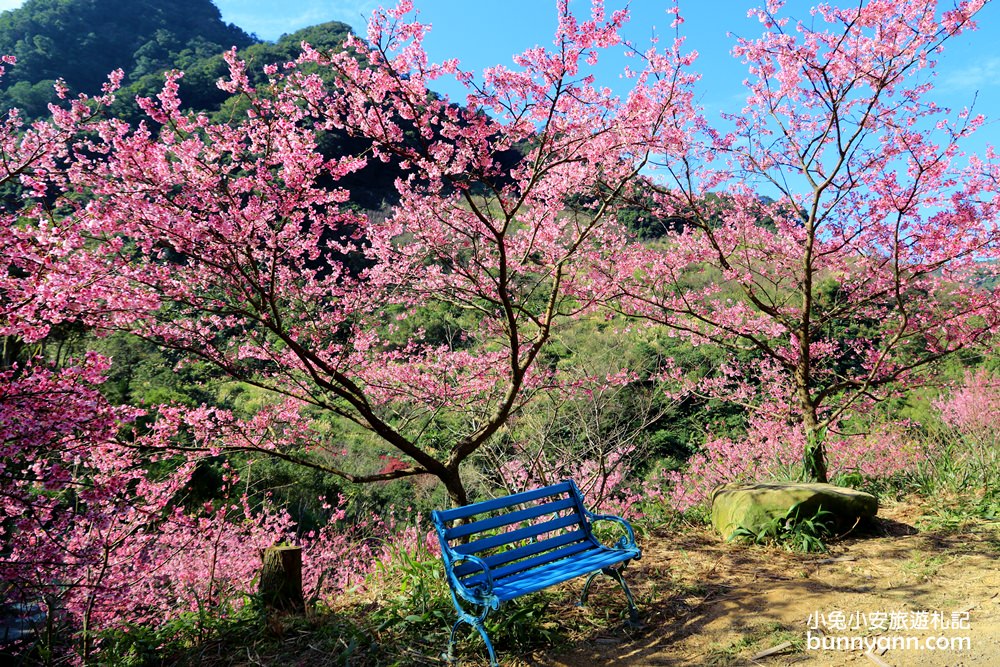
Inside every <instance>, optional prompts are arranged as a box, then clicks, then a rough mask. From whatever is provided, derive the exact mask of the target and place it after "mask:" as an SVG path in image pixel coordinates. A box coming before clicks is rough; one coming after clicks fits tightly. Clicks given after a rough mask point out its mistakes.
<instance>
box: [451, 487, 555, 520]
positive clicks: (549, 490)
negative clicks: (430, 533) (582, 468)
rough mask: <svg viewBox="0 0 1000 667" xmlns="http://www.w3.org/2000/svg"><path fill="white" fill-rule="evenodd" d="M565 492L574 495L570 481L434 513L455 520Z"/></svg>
mask: <svg viewBox="0 0 1000 667" xmlns="http://www.w3.org/2000/svg"><path fill="white" fill-rule="evenodd" d="M564 493H565V494H570V495H572V494H571V492H570V484H569V482H561V483H559V484H553V485H552V486H544V487H542V488H540V489H533V490H531V491H522V492H520V493H515V494H513V495H510V496H505V497H503V498H495V499H493V500H484V501H483V502H480V503H472V504H471V505H463V506H462V507H454V508H452V509H447V510H435V511H434V513H435V514H436V515H437V517H438V519H439V520H440V521H442V522H449V521H455V520H456V519H467V518H468V517H470V516H474V515H476V514H483V513H484V512H492V511H493V510H499V509H504V508H506V507H510V506H512V505H520V504H522V503H529V502H531V501H533V500H538V499H539V498H546V497H548V496H557V495H561V494H564Z"/></svg>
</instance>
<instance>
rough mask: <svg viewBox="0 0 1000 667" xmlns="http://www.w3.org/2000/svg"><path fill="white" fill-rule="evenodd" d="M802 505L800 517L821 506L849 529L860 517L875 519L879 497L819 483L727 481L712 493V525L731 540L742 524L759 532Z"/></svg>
mask: <svg viewBox="0 0 1000 667" xmlns="http://www.w3.org/2000/svg"><path fill="white" fill-rule="evenodd" d="M797 504H800V506H801V516H803V517H809V516H812V515H814V514H815V513H816V512H817V511H818V510H819V508H820V507H822V508H823V509H824V510H825V511H827V512H832V513H833V521H834V522H835V524H836V526H837V527H838V528H840V529H843V530H846V529H849V528H850V527H851V526H853V525H854V523H855V522H857V521H858V519H861V520H862V521H864V520H867V519H872V518H874V517H875V514H876V513H877V512H878V499H877V498H875V496H873V495H872V494H870V493H865V492H864V491H857V490H855V489H849V488H847V487H843V486H834V485H832V484H818V483H793V482H769V483H753V484H741V483H732V484H725V485H723V486H720V487H719V488H717V489H716V490H715V491H714V492H712V525H713V526H715V529H716V530H717V531H719V533H720V534H721V535H722V537H723V539H726V540H728V539H729V538H730V537H732V534H733V532H734V531H735V530H736V529H737V528H739V527H740V526H745V527H746V528H748V529H750V530H752V531H756V530H758V529H760V528H761V527H763V526H764V525H766V524H767V523H768V522H770V521H771V520H773V519H775V518H777V517H783V516H785V515H786V514H787V513H788V510H789V509H790V508H792V507H793V506H795V505H797Z"/></svg>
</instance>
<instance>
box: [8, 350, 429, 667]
mask: <svg viewBox="0 0 1000 667" xmlns="http://www.w3.org/2000/svg"><path fill="white" fill-rule="evenodd" d="M107 368H108V360H107V359H105V358H102V357H99V356H98V355H94V354H91V355H88V356H87V358H86V359H85V360H83V361H82V362H80V363H79V364H77V365H75V366H71V367H69V368H68V369H65V370H61V371H54V370H51V369H49V368H47V367H45V366H44V365H42V364H40V363H36V364H31V365H29V366H27V367H25V368H13V369H11V370H8V371H4V372H3V373H0V548H2V550H3V553H4V558H3V559H0V579H2V580H3V581H4V582H5V592H6V596H7V599H8V601H9V602H15V601H21V602H25V603H28V604H30V605H36V606H38V607H39V608H40V609H41V610H42V611H43V612H44V613H45V614H46V615H47V616H48V617H49V618H51V619H52V620H53V621H54V622H55V623H54V625H53V627H52V632H53V636H42V637H39V639H40V640H41V641H42V642H44V643H47V644H49V645H50V646H52V647H53V648H56V646H55V644H57V643H58V644H63V643H64V642H66V640H67V639H68V638H70V637H74V638H75V639H74V641H73V646H72V649H73V651H74V655H72V656H71V657H72V658H73V659H74V660H76V661H81V660H82V661H84V662H86V661H88V660H89V659H90V658H91V657H92V656H94V655H95V654H97V653H99V651H100V642H99V641H98V639H97V638H98V636H99V634H100V633H101V632H102V631H105V630H109V629H113V628H123V627H126V626H128V625H130V624H136V623H139V624H146V625H150V626H154V627H155V626H158V625H160V624H162V623H164V622H167V621H170V620H172V619H175V618H178V617H179V616H180V615H182V614H186V613H194V614H196V615H197V618H200V619H203V620H207V616H208V615H211V616H212V617H214V618H220V617H225V616H226V615H228V614H231V613H233V612H235V611H237V610H239V609H240V608H241V607H242V606H243V605H245V604H246V603H247V601H248V600H249V599H250V597H249V596H250V595H252V594H253V593H254V592H255V590H256V585H257V576H258V570H259V567H260V564H261V558H260V553H261V550H262V549H264V548H266V547H268V546H272V545H274V544H277V543H280V542H288V541H293V542H294V541H296V535H295V525H294V522H293V521H292V519H291V517H290V516H289V515H288V513H287V512H286V511H285V510H284V509H281V508H278V507H275V506H274V505H273V504H272V503H271V502H270V501H269V500H267V499H265V501H264V503H263V505H262V506H259V507H258V506H254V507H252V506H251V501H250V500H249V499H248V497H247V496H246V495H240V494H239V493H238V492H237V491H236V489H237V488H238V482H239V477H238V475H237V474H236V472H235V471H234V470H232V469H230V468H228V466H226V468H225V473H224V475H223V484H222V486H221V488H219V489H218V490H217V492H216V493H215V494H214V495H215V497H216V499H215V500H214V501H213V502H209V503H205V504H204V505H203V506H201V507H197V508H190V507H185V505H184V499H185V495H186V488H187V485H188V483H189V481H190V478H191V474H192V472H193V471H194V469H195V468H196V466H197V465H198V462H199V459H198V458H196V457H191V456H188V457H178V456H177V455H176V453H174V452H173V450H172V448H173V447H175V446H176V445H177V443H178V442H180V441H181V440H179V439H183V438H187V439H189V440H191V441H192V442H193V443H195V444H201V445H206V444H208V443H209V442H211V441H212V440H213V439H214V438H217V437H218V436H219V434H220V433H223V434H224V433H225V428H224V427H225V426H227V425H228V426H232V427H233V428H234V429H236V430H245V429H244V427H245V425H243V426H239V427H237V426H236V424H235V422H233V421H232V420H231V419H230V418H231V415H223V417H224V418H221V419H220V418H219V415H217V414H213V413H212V411H206V410H204V409H194V410H190V411H187V410H183V409H180V408H168V407H161V408H160V409H159V410H158V413H157V418H156V420H155V421H154V422H153V424H152V426H151V427H150V428H148V429H146V430H144V431H141V432H140V431H138V430H137V431H136V432H135V433H132V435H131V436H130V437H127V434H128V433H129V432H130V431H129V430H128V429H135V428H136V419H137V418H138V417H140V416H143V415H144V413H143V412H142V411H140V410H135V409H131V408H128V409H126V408H118V407H114V406H111V405H110V404H109V403H108V402H107V401H106V400H105V399H104V397H103V396H102V395H101V394H100V392H99V391H98V387H99V385H100V384H101V383H102V382H103V381H104V373H105V372H106V371H107ZM258 418H259V416H258V417H254V419H258ZM123 429H125V430H123ZM206 449H207V450H208V452H207V453H211V448H210V447H206ZM154 471H155V472H154ZM328 509H329V510H330V521H329V523H328V524H327V525H326V526H325V527H324V528H323V529H322V530H320V531H318V532H316V533H313V534H309V535H306V536H304V537H303V538H302V539H301V540H298V543H300V544H301V545H302V546H303V551H304V553H303V560H304V573H303V574H304V582H303V583H304V588H305V593H306V595H307V596H308V597H309V598H310V599H314V600H315V599H325V598H330V597H332V596H335V595H337V594H339V593H341V592H343V591H344V590H346V589H348V588H351V587H355V586H359V585H360V584H362V583H363V582H364V580H365V578H366V577H368V576H369V575H370V574H371V573H372V572H373V571H374V569H375V567H376V563H377V562H379V561H380V560H386V559H387V558H388V556H389V555H390V554H391V553H392V552H393V549H410V550H415V549H416V546H417V545H418V543H419V544H420V545H421V547H423V548H425V549H431V550H432V551H433V549H434V548H435V547H436V545H435V543H434V542H433V540H431V538H430V537H429V536H428V534H427V533H426V531H423V530H421V529H420V527H419V525H420V519H419V517H417V519H416V520H415V521H414V522H413V523H412V524H408V525H405V526H404V525H401V524H400V522H399V521H398V520H397V519H396V517H395V515H394V514H390V515H389V516H388V517H385V518H379V517H376V518H375V519H373V520H372V521H370V522H363V523H358V524H354V525H351V524H350V523H349V522H348V521H347V517H346V516H345V512H344V509H343V507H342V506H338V507H329V508H328Z"/></svg>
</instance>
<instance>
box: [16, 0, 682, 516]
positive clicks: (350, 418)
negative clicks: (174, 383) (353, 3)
mask: <svg viewBox="0 0 1000 667" xmlns="http://www.w3.org/2000/svg"><path fill="white" fill-rule="evenodd" d="M411 10H412V6H411V3H410V2H408V1H404V2H401V3H400V4H399V6H398V7H397V8H396V9H393V10H389V11H379V12H376V14H375V15H374V16H373V18H372V20H371V21H370V23H369V27H368V35H367V40H361V39H352V40H351V41H350V42H349V43H348V44H347V47H348V50H345V51H340V52H333V53H321V52H318V51H316V50H314V49H312V48H311V47H309V46H308V45H304V46H303V48H304V51H303V54H302V56H301V57H300V58H299V59H298V60H297V61H296V62H292V63H286V64H277V65H269V66H267V67H266V68H265V71H266V73H267V75H268V77H269V83H268V84H267V85H266V86H262V87H260V88H259V89H258V88H254V87H253V86H252V85H251V83H250V80H249V78H248V76H247V73H246V72H247V70H246V67H247V65H246V64H245V63H243V62H240V61H239V60H238V59H237V57H236V55H235V51H234V52H233V53H231V54H229V56H228V61H229V64H230V67H231V75H230V77H229V78H228V79H227V80H224V81H222V82H220V86H221V87H223V88H224V89H225V90H227V91H228V92H230V93H232V94H233V95H235V96H239V97H241V98H242V103H241V104H240V105H235V106H234V107H233V108H234V109H236V110H237V111H235V112H234V113H241V114H242V115H240V116H239V117H234V118H233V119H232V121H231V122H229V123H226V124H214V123H212V122H210V120H209V119H208V118H207V117H206V116H203V115H198V114H192V113H188V112H185V111H184V110H183V109H182V101H181V100H180V99H179V98H178V96H177V91H178V81H179V80H180V78H181V77H182V74H181V73H180V72H174V73H171V74H169V75H168V76H167V80H166V84H165V87H164V88H163V91H162V92H161V93H160V94H159V95H158V96H157V98H156V99H144V100H140V106H141V108H142V109H143V110H144V112H145V113H146V114H147V115H148V117H149V120H148V121H147V122H145V123H143V124H141V125H140V126H138V127H130V126H129V125H128V124H127V123H125V122H123V121H120V120H116V119H109V120H103V121H100V122H98V123H96V124H94V125H93V126H92V127H91V128H90V130H89V131H88V132H86V133H77V134H76V135H74V136H73V138H72V141H69V142H67V143H65V145H64V146H63V148H61V149H60V150H61V151H62V153H61V154H60V155H59V159H58V160H56V163H55V164H54V165H53V168H51V169H49V168H43V167H42V166H39V167H38V168H36V169H34V170H33V171H31V172H30V173H21V174H20V175H19V176H18V178H19V179H20V181H21V182H22V183H23V184H24V185H25V186H26V187H29V188H30V190H31V193H32V194H33V195H34V196H35V197H36V200H35V201H37V202H38V203H36V204H29V205H28V206H26V207H25V209H24V210H22V211H19V212H17V214H16V215H18V216H19V219H20V221H21V222H20V223H19V229H20V231H19V232H18V233H19V234H21V235H23V236H24V237H25V238H26V239H29V240H30V243H31V244H34V245H35V246H37V247H41V245H40V244H42V243H43V241H44V242H46V243H48V245H47V246H46V250H45V251H44V252H43V253H38V252H36V257H35V259H33V260H29V259H28V258H26V257H19V258H17V257H16V258H14V259H13V260H12V262H13V264H14V265H16V266H17V267H18V270H17V271H15V272H13V273H11V275H10V276H9V277H8V278H7V279H6V280H5V281H4V284H3V285H2V286H0V289H2V292H3V294H4V298H5V300H6V302H7V303H10V304H17V305H16V307H12V308H11V309H9V310H8V314H9V317H10V318H11V322H13V321H14V320H16V323H17V326H18V327H19V328H20V331H21V332H22V333H31V335H34V336H36V337H41V336H43V335H44V334H45V332H46V330H47V327H48V326H50V325H51V323H53V322H56V321H64V320H72V319H75V320H78V321H81V322H83V323H85V324H86V325H87V326H89V327H91V328H92V329H93V330H94V331H97V332H108V331H118V330H124V331H129V332H131V333H133V334H135V335H138V336H142V337H144V338H147V339H149V340H151V341H154V342H156V343H157V344H159V345H161V346H164V347H167V348H173V349H175V350H180V351H182V352H184V353H185V354H186V355H188V357H189V358H191V359H198V360H202V361H206V362H208V363H210V364H212V365H214V366H215V367H216V368H218V369H220V370H221V371H222V372H223V373H225V374H226V375H228V376H230V377H232V378H235V379H238V380H241V381H243V382H246V383H249V384H252V385H256V386H258V387H262V388H264V389H266V390H268V391H269V392H271V393H272V394H273V395H274V396H275V397H276V401H275V405H274V407H273V410H271V412H270V416H272V417H273V416H278V417H280V421H281V423H282V424H283V426H282V427H281V428H277V427H269V428H260V429H258V430H255V427H254V425H253V424H252V423H249V424H247V428H245V429H237V428H233V425H234V424H236V423H238V420H237V419H236V418H235V417H234V415H232V414H230V413H227V412H226V411H223V410H216V411H213V412H212V419H214V420H215V427H216V429H217V431H218V433H219V434H220V437H219V438H217V439H216V441H214V442H213V443H212V444H211V447H219V448H229V449H230V450H242V451H255V452H262V453H265V454H267V455H270V456H275V457H279V458H282V459H286V460H290V461H294V462H297V463H300V464H302V465H305V466H310V467H313V468H319V469H322V470H324V471H327V472H329V473H333V474H336V475H339V476H341V477H343V478H345V479H347V480H350V481H352V482H373V481H381V480H388V479H395V478H401V477H406V476H413V475H421V474H430V475H433V476H435V477H437V478H439V479H440V480H441V481H442V482H443V483H444V485H445V486H446V487H447V489H448V492H449V494H450V497H451V499H452V501H453V502H455V503H458V504H460V503H465V502H467V493H466V489H465V485H464V483H463V481H462V479H461V474H460V466H461V465H462V464H463V462H465V461H466V460H467V459H468V458H469V456H470V455H472V454H473V453H474V452H475V451H476V450H477V449H478V448H479V447H481V446H482V445H483V444H484V443H485V442H487V441H488V440H490V439H491V438H492V437H493V436H494V435H495V434H496V433H497V431H498V429H499V428H500V427H501V426H502V425H503V424H504V422H505V421H506V420H507V419H508V418H509V417H510V416H511V414H513V413H515V412H516V411H517V410H519V409H520V408H521V407H522V406H523V405H524V403H525V402H526V401H528V400H530V398H531V397H532V396H533V395H534V394H535V393H536V392H537V391H540V390H543V389H545V388H546V387H549V386H554V385H558V384H561V383H563V379H562V378H561V377H560V373H559V372H558V370H557V369H556V368H555V367H554V366H550V365H546V364H543V363H542V361H541V360H542V355H541V353H542V351H543V350H544V349H545V347H546V345H547V343H548V342H549V341H550V339H551V337H552V332H553V329H554V327H556V326H557V325H558V324H559V323H560V322H561V321H564V320H566V319H567V318H573V317H577V316H579V315H580V314H581V313H585V312H588V311H589V310H590V309H592V308H593V307H594V306H595V305H596V304H597V303H598V302H599V301H600V299H601V298H602V297H603V296H604V295H603V294H602V293H601V292H600V291H599V290H597V289H595V287H594V285H593V283H592V281H591V280H590V275H589V267H590V266H592V265H593V264H594V262H595V261H597V260H598V259H600V258H601V257H602V256H605V255H607V254H608V252H609V249H610V248H612V247H614V246H615V245H616V244H618V243H620V241H621V236H620V235H619V234H618V232H617V226H616V225H615V224H614V223H615V207H616V206H617V201H618V195H619V194H620V192H621V191H622V190H623V189H624V188H625V187H627V186H628V185H629V184H631V183H632V182H633V181H634V180H635V178H636V177H637V175H638V173H639V171H640V170H641V169H642V168H643V166H644V164H645V161H646V159H647V157H648V154H649V146H650V145H651V140H652V139H653V138H654V137H658V138H659V140H658V143H657V145H658V146H660V147H662V146H663V145H664V141H667V140H668V139H667V138H666V137H667V136H668V135H669V134H670V132H672V131H674V130H677V129H678V128H681V127H683V126H684V125H685V123H686V119H687V117H688V116H689V115H690V114H691V92H690V84H691V82H692V81H693V78H692V77H691V76H690V75H686V74H683V73H682V69H681V68H683V67H684V66H686V65H687V64H689V62H690V58H686V57H684V56H682V55H681V53H680V45H679V43H678V44H674V45H672V46H670V47H668V48H665V49H662V50H659V51H657V50H651V51H649V52H648V53H646V54H644V56H645V57H644V59H643V61H642V62H644V63H645V66H644V69H643V70H640V71H637V72H635V73H632V74H631V76H633V77H634V79H635V81H634V83H635V87H634V90H633V91H632V92H631V93H630V94H629V95H627V96H625V97H617V96H613V95H611V94H610V93H609V91H607V90H606V89H603V88H601V87H599V86H598V85H597V84H596V82H595V81H594V78H593V76H592V75H591V73H590V70H591V68H593V66H594V65H595V64H596V63H597V61H598V59H599V58H600V57H602V53H603V52H605V51H607V50H609V49H618V50H627V49H630V48H631V47H627V46H626V45H624V44H623V43H622V38H621V36H620V30H621V27H622V25H623V24H624V22H625V21H626V20H627V12H625V11H617V12H614V13H611V14H606V13H605V11H604V8H603V5H602V3H600V2H597V3H594V6H593V8H592V14H591V16H590V18H589V19H587V20H578V19H577V18H576V17H575V16H574V15H573V14H572V13H571V12H570V9H569V6H568V3H567V2H565V1H563V2H560V3H558V14H559V23H558V29H557V32H556V35H555V42H554V47H553V48H551V49H544V48H540V47H537V48H533V49H530V50H528V51H526V52H525V53H523V54H521V55H519V56H517V57H515V59H514V66H513V67H510V68H508V67H503V66H498V67H494V68H491V69H489V70H487V71H485V72H484V73H483V76H482V78H481V80H477V79H476V78H474V77H473V76H472V75H471V74H469V73H466V72H463V71H461V70H460V69H459V66H458V63H457V62H456V61H446V62H444V63H440V64H436V63H431V62H429V60H428V58H427V56H426V54H425V52H424V50H423V47H422V39H423V36H424V34H425V33H426V30H427V28H426V26H424V25H421V24H420V23H418V22H416V21H415V20H413V19H412V18H410V17H409V16H408V13H409V12H410V11H411ZM442 76H455V77H457V78H458V80H459V81H461V82H462V83H464V85H465V86H466V88H467V90H468V95H467V97H466V99H464V100H461V101H460V102H461V105H459V104H456V103H453V102H452V101H451V100H449V99H447V98H441V97H439V96H437V95H434V94H433V93H432V92H431V90H432V86H433V85H434V82H435V81H436V80H438V79H439V78H440V77H442ZM82 107H83V108H86V105H82ZM239 110H242V111H239ZM44 127H49V126H48V125H46V126H44ZM671 128H673V130H672V129H671ZM326 131H339V132H346V133H348V134H349V135H351V136H353V137H358V138H362V139H365V140H366V141H368V142H369V143H370V145H371V149H370V151H369V152H368V153H366V154H364V155H347V156H340V157H336V158H332V159H331V158H329V157H324V156H323V155H322V154H321V152H320V149H319V142H320V141H321V137H322V135H323V133H324V132H326ZM681 139H682V136H681V135H678V136H677V137H676V140H677V141H680V140H681ZM517 152H520V153H521V154H522V155H521V157H520V158H519V159H517V160H515V161H514V162H513V166H511V162H510V156H511V155H513V154H516V153H517ZM369 160H383V161H393V162H395V163H396V164H398V165H399V166H400V168H401V169H402V170H403V177H401V178H400V179H399V180H398V181H397V183H396V189H397V191H398V198H399V203H398V204H397V205H396V206H394V207H393V208H392V210H391V211H390V212H389V214H388V215H387V216H385V217H384V218H383V217H381V216H366V215H363V214H359V213H357V212H355V211H353V210H352V209H351V207H350V206H349V205H348V204H349V199H350V193H349V192H348V191H346V190H345V189H343V188H340V187H338V182H339V181H340V180H341V179H342V178H343V177H344V176H346V175H348V174H351V173H354V172H356V171H357V170H359V169H361V168H362V167H363V166H364V164H365V163H366V162H367V161H369ZM39 165H41V163H39ZM53 201H55V202H56V204H55V205H53V204H52V202H53ZM573 202H576V203H575V204H573ZM46 237H51V240H49V241H45V238H46ZM427 322H431V323H434V324H436V325H440V326H439V327H437V328H436V330H437V329H440V328H444V329H448V328H450V329H451V330H452V331H453V332H454V333H453V334H452V335H448V336H444V337H442V336H441V335H437V334H434V335H432V333H428V331H427V330H426V326H425V324H426V323H427ZM322 414H332V415H336V416H337V417H338V418H339V419H340V420H342V423H347V424H350V425H353V427H354V428H356V429H360V430H361V431H362V432H367V433H370V434H372V435H374V436H375V437H376V438H377V439H378V440H380V441H381V442H382V443H383V444H385V445H388V446H391V447H393V448H395V449H396V450H398V452H399V455H400V456H401V457H402V458H401V459H400V460H401V461H403V462H404V464H405V465H394V466H392V467H391V469H383V470H378V469H372V470H360V469H352V468H350V467H349V465H348V463H347V462H346V459H345V457H344V456H342V454H343V451H344V446H343V444H342V443H341V442H337V441H336V440H334V439H333V438H332V437H331V436H329V435H328V434H326V433H325V432H324V431H323V430H322V429H321V428H316V427H314V424H313V423H312V420H313V418H315V417H316V416H317V415H322ZM268 423H269V424H273V423H277V422H273V421H272V422H268ZM223 435H224V437H223ZM200 442H202V443H204V442H206V440H205V439H201V440H200ZM206 446H207V445H206ZM198 447H202V445H199V446H198ZM373 458H374V457H373Z"/></svg>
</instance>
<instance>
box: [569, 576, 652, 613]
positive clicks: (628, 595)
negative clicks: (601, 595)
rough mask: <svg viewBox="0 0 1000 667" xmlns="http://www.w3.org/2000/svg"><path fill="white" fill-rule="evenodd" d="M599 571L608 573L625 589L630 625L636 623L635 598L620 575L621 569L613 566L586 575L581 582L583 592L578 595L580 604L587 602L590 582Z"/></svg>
mask: <svg viewBox="0 0 1000 667" xmlns="http://www.w3.org/2000/svg"><path fill="white" fill-rule="evenodd" d="M601 572H603V573H604V574H606V575H608V576H609V577H611V578H612V579H614V580H615V581H617V582H618V585H619V586H621V587H622V590H623V591H625V599H626V600H628V613H629V619H630V622H631V623H632V625H638V624H639V609H638V608H637V607H636V606H635V598H633V597H632V591H631V590H629V587H628V584H626V583H625V578H624V577H623V576H622V573H621V571H620V570H616V569H615V568H613V567H606V568H604V569H602V570H600V571H599V572H593V573H591V575H590V576H589V577H587V581H586V582H585V583H584V584H583V594H582V595H581V596H580V606H581V607H582V606H584V605H585V604H587V596H588V595H590V584H591V583H593V581H594V577H596V576H597V575H598V574H601Z"/></svg>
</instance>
